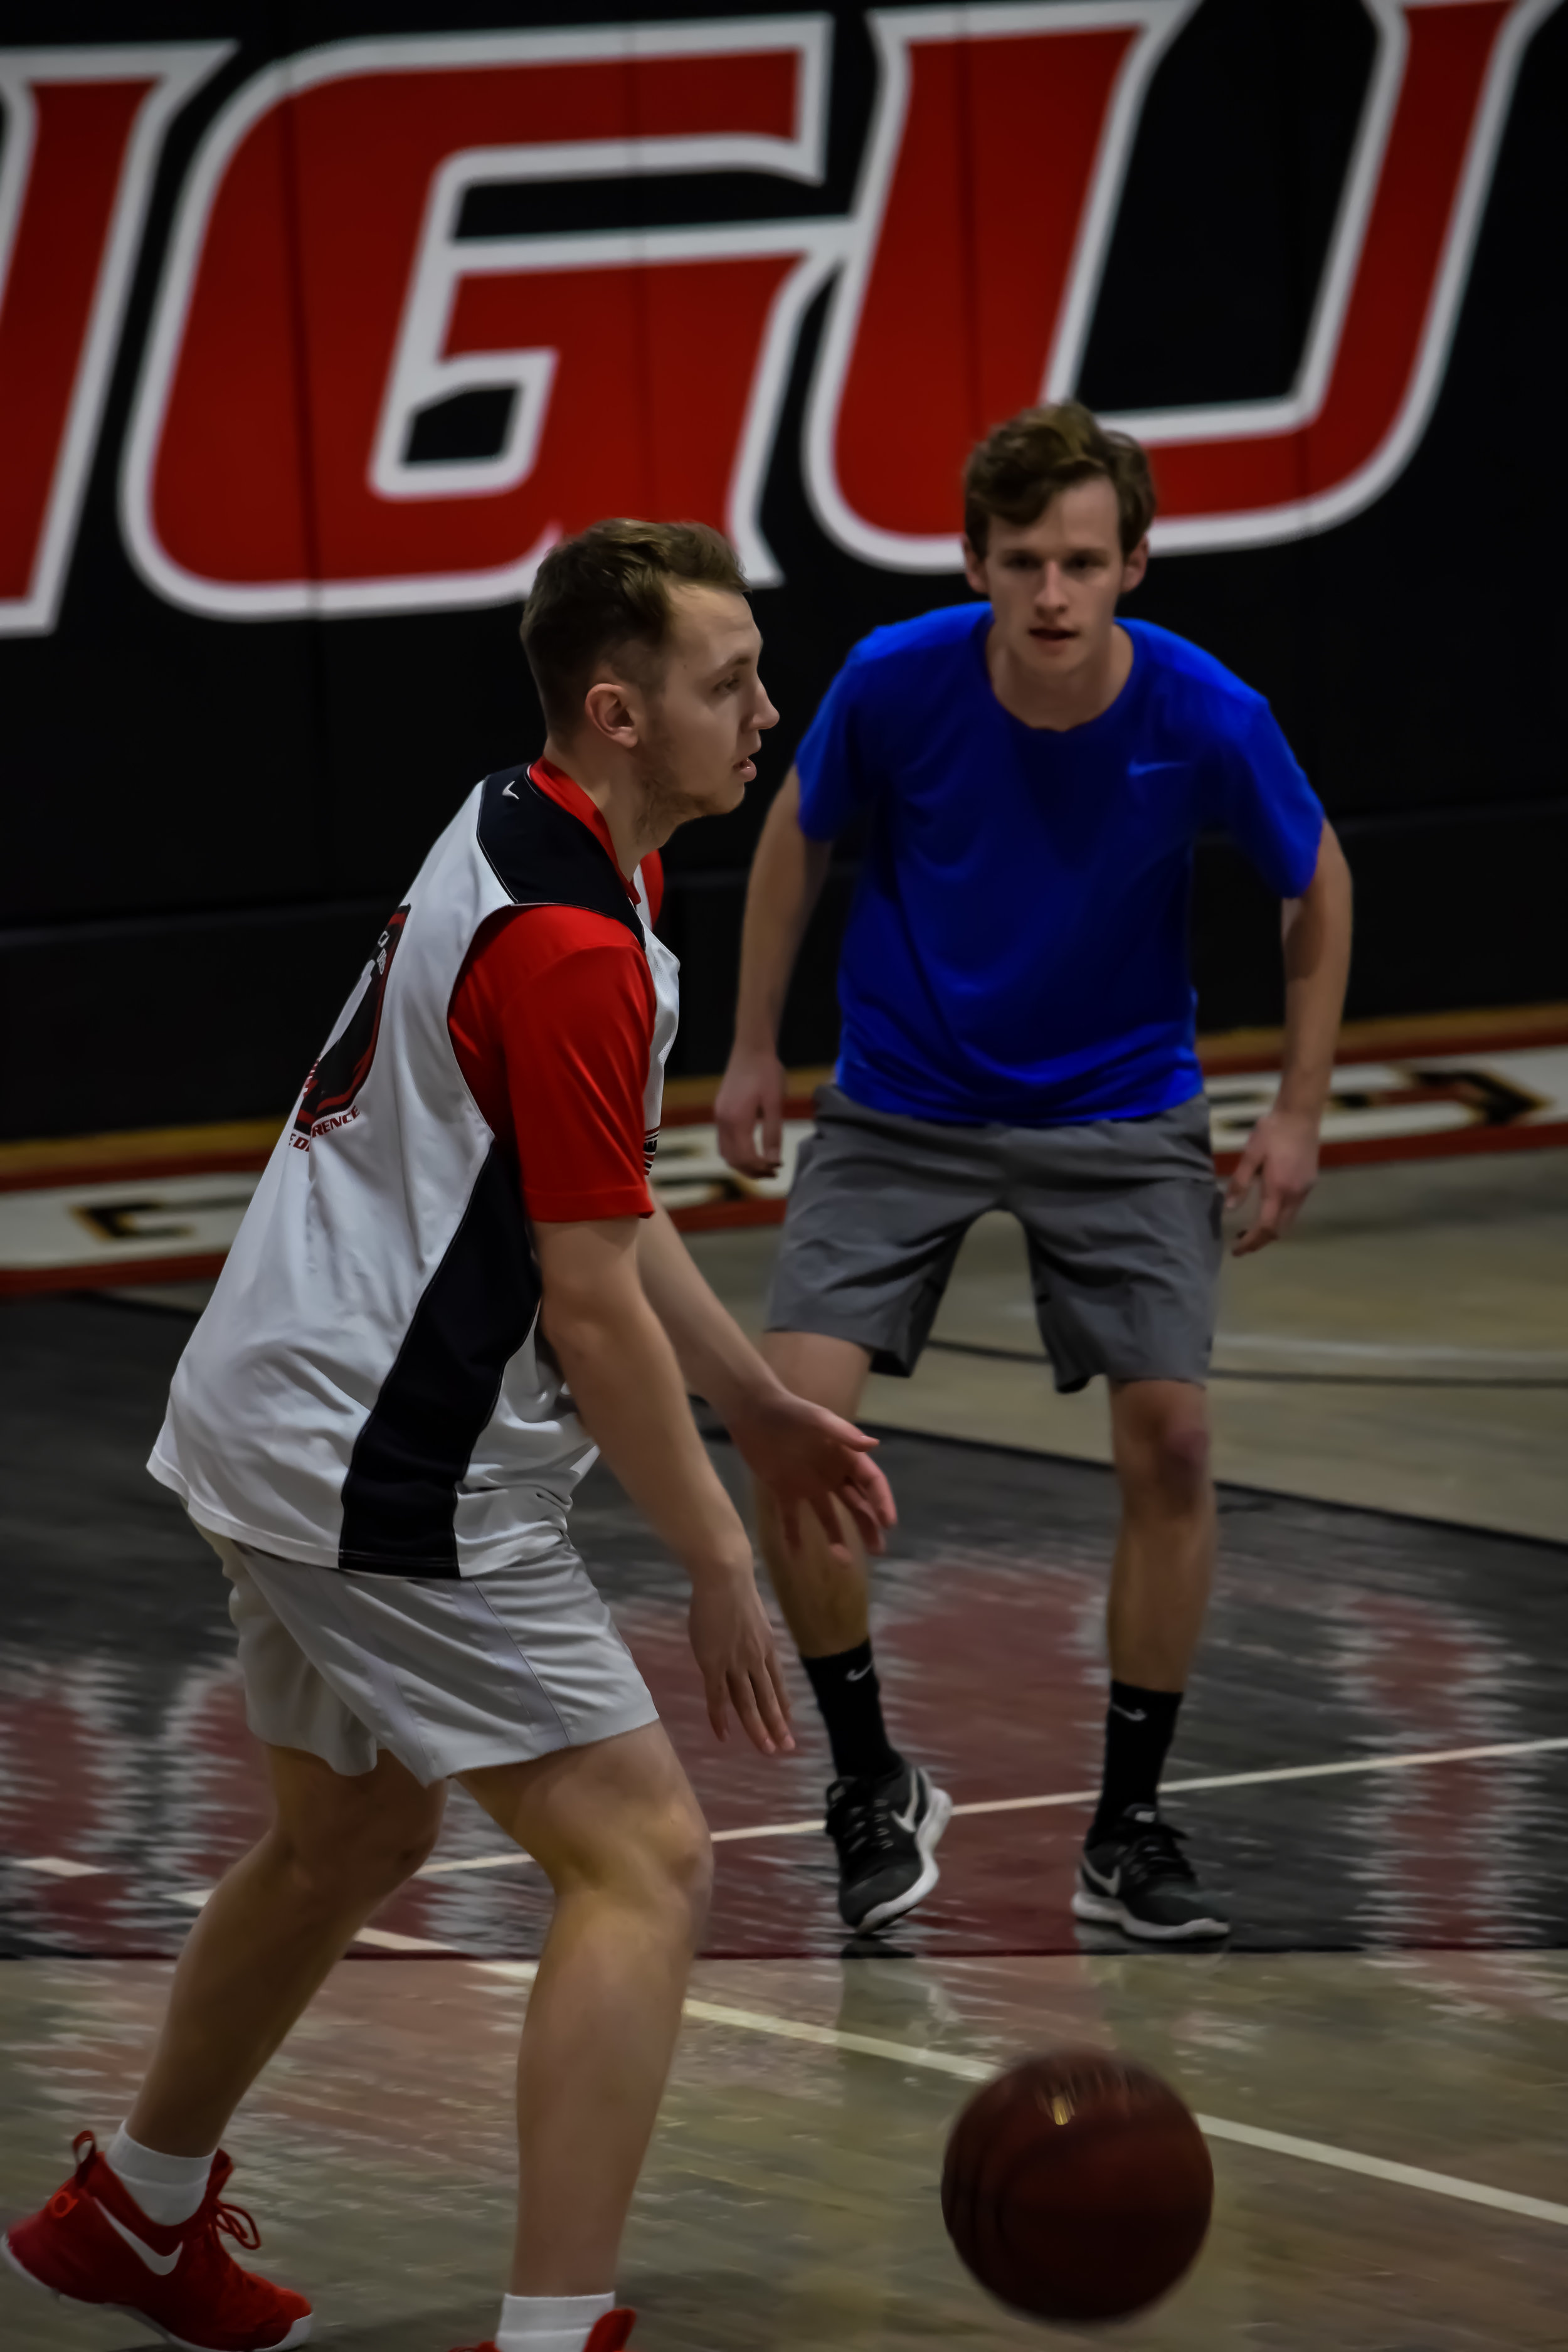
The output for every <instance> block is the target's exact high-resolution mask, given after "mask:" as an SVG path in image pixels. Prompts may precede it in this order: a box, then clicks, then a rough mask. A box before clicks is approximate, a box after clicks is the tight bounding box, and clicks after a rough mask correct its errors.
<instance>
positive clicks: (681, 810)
mask: <svg viewBox="0 0 1568 2352" xmlns="http://www.w3.org/2000/svg"><path fill="white" fill-rule="evenodd" d="M637 766H638V773H639V776H640V778H641V782H642V787H643V792H644V793H645V794H646V796H647V797H646V802H645V805H646V808H647V829H648V831H649V833H650V834H652V835H653V836H654V838H655V839H656V840H667V839H668V836H669V835H670V834H672V833H673V832H674V831H675V828H676V827H677V825H680V824H689V822H690V820H691V819H692V818H693V817H696V816H705V815H707V814H708V808H707V803H705V802H704V801H702V800H701V799H700V798H699V797H698V795H697V794H695V793H690V792H689V791H688V790H687V789H686V787H685V786H684V785H683V784H682V782H681V781H680V777H679V773H678V772H677V770H676V767H675V763H674V761H673V760H672V759H671V757H670V754H669V750H668V745H667V744H666V743H665V742H664V741H663V740H661V739H660V738H658V737H657V736H656V737H655V738H654V740H652V741H651V742H649V743H647V744H645V745H644V746H643V747H642V749H641V751H640V752H639V754H638V761H637Z"/></svg>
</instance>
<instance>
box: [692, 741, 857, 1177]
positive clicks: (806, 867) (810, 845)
mask: <svg viewBox="0 0 1568 2352" xmlns="http://www.w3.org/2000/svg"><path fill="white" fill-rule="evenodd" d="M832 855H833V845H832V844H831V842H826V841H809V840H808V839H807V838H806V836H805V834H804V833H802V831H801V829H800V777H799V775H798V774H797V773H796V772H795V769H794V768H792V769H791V770H790V772H789V774H788V775H787V776H786V777H785V778H784V783H783V784H782V786H781V787H780V789H779V792H778V794H777V797H776V798H775V800H774V802H773V806H772V808H770V809H769V811H768V814H767V821H766V823H765V824H764V825H763V831H762V837H761V839H760V840H759V842H758V844H757V851H756V856H755V857H754V858H753V859H752V877H751V880H750V882H749V883H748V885H747V887H746V916H745V926H744V929H743V930H742V937H741V984H740V992H739V995H738V997H737V1001H736V1006H735V1042H734V1045H733V1047H732V1048H731V1055H730V1062H729V1067H728V1068H727V1069H726V1071H725V1073H724V1083H723V1085H722V1086H721V1087H720V1089H719V1098H718V1102H717V1104H716V1106H715V1108H716V1112H717V1117H718V1121H719V1149H720V1150H721V1152H722V1153H723V1155H724V1157H725V1159H726V1160H728V1161H729V1163H730V1165H731V1168H733V1169H736V1170H738V1171H739V1172H740V1173H741V1174H742V1176H771V1175H772V1174H773V1171H774V1170H775V1169H776V1168H777V1167H778V1165H779V1161H780V1160H781V1158H782V1156H783V1149H784V1065H783V1063H782V1062H781V1061H780V1060H779V1056H778V1034H779V1023H780V1021H781V1020H782V1019H783V1017H784V997H785V994H786V992H787V991H788V988H789V981H790V974H791V972H792V971H794V970H795V957H796V955H797V954H798V953H799V950H800V943H801V940H802V938H803V937H804V935H805V927H806V925H807V923H808V922H809V921H810V920H811V916H812V910H813V908H815V907H816V902H817V900H818V898H821V896H822V886H823V884H824V883H825V882H826V879H827V868H828V864H829V861H830V859H831V857H832ZM759 1126H760V1127H761V1129H762V1140H761V1144H760V1146H759V1143H758V1139H757V1129H758V1128H759Z"/></svg>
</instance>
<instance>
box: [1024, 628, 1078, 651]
mask: <svg viewBox="0 0 1568 2352" xmlns="http://www.w3.org/2000/svg"><path fill="white" fill-rule="evenodd" d="M1029 635H1031V636H1032V637H1037V638H1038V640H1039V642H1040V643H1041V644H1042V645H1045V646H1065V645H1066V644H1067V643H1068V639H1069V638H1072V637H1076V636H1077V635H1078V631H1077V630H1076V629H1046V628H1038V627H1037V628H1033V629H1031V630H1030V631H1029Z"/></svg>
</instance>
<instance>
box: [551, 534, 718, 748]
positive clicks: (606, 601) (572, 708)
mask: <svg viewBox="0 0 1568 2352" xmlns="http://www.w3.org/2000/svg"><path fill="white" fill-rule="evenodd" d="M678 581H684V582H688V583H691V584H692V585H693V586H698V587H703V588H728V589H731V590H732V591H733V593H735V594H736V595H738V596H743V595H744V594H745V593H746V578H745V574H744V572H742V570H741V566H740V562H739V560H738V559H737V557H736V554H735V551H734V549H733V548H732V547H731V544H730V542H729V541H728V540H727V539H726V538H725V537H724V536H723V534H722V532H721V531H717V530H710V527H709V525H708V524H707V523H705V522H628V521H627V520H626V519H625V518H624V517H617V518H616V519H615V520H611V521H608V522H596V523H594V524H592V525H590V527H589V529H588V530H582V531H579V532H578V533H577V536H576V538H575V539H563V541H561V543H560V545H559V546H557V547H552V549H551V551H550V552H549V554H548V555H547V556H546V557H545V559H544V561H543V562H542V564H541V565H540V567H539V571H538V573H537V575H536V576H535V579H534V583H533V587H532V590H531V593H530V595H529V599H528V602H527V604H525V605H524V606H523V612H522V649H523V652H524V653H525V654H526V655H527V656H528V666H529V668H530V669H531V671H532V672H533V682H534V684H535V685H536V686H537V687H538V688H539V699H540V701H541V702H542V704H543V705H544V720H545V724H546V726H547V727H549V728H550V729H551V730H552V732H553V733H557V734H570V733H571V732H572V730H574V728H575V727H576V725H577V723H578V721H579V720H580V719H581V718H582V716H583V698H584V695H585V694H586V693H587V691H588V688H590V687H591V686H592V685H593V683H594V672H595V669H596V668H597V667H598V665H599V664H600V663H601V662H602V661H604V660H605V657H606V656H610V655H613V654H621V655H623V656H625V655H626V653H627V652H628V651H630V650H631V649H633V648H635V649H636V650H635V652H633V654H632V659H631V663H630V665H629V667H631V668H632V671H633V675H634V676H636V675H637V672H638V671H639V670H642V671H646V670H647V668H648V667H649V666H650V661H651V659H652V657H655V656H658V652H659V650H660V648H661V647H662V646H663V644H664V641H665V639H666V637H667V636H668V634H669V591H670V587H671V585H672V584H673V583H675V582H678ZM639 656H640V659H639V658H638V657H639ZM639 682H640V681H639Z"/></svg>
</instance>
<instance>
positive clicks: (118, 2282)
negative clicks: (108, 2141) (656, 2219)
mask: <svg viewBox="0 0 1568 2352" xmlns="http://www.w3.org/2000/svg"><path fill="white" fill-rule="evenodd" d="M71 2150H72V2153H73V2154H74V2155H75V2157H76V2159H77V2168H76V2170H75V2172H74V2173H73V2174H72V2176H71V2178H70V2179H68V2181H67V2182H66V2185H65V2187H64V2188H63V2189H57V2190H56V2191H55V2194H54V2195H53V2196H52V2197H51V2198H50V2200H49V2201H48V2203H47V2205H46V2206H45V2207H44V2209H43V2210H42V2212H40V2213H35V2214H34V2215H33V2216H32V2218H31V2220H30V2221H18V2222H17V2223H16V2227H15V2228H14V2229H12V2230H9V2231H6V2233H5V2237H4V2238H0V2252H3V2253H4V2254H5V2259H6V2261H7V2262H8V2263H10V2265H11V2267H12V2269H13V2270H14V2271H19V2272H20V2273H21V2274H22V2276H23V2277H24V2278H25V2279H31V2281H32V2283H33V2284H34V2285H35V2286H41V2287H44V2288H46V2289H47V2292H48V2293H49V2294H55V2295H58V2296H59V2297H60V2298H61V2300H62V2301H63V2302H66V2303H96V2304H103V2305H107V2306H108V2307H109V2308H110V2310H113V2311H125V2312H129V2313H130V2314H131V2315H132V2318H133V2319H143V2320H145V2321H146V2323H147V2325H148V2326H149V2327H152V2328H154V2329H156V2331H157V2333H158V2334H159V2335H160V2336H163V2340H164V2342H165V2343H167V2344H173V2345H175V2346H177V2347H178V2352H284V2347H286V2346H288V2345H292V2344H303V2343H304V2341H305V2339H306V2337H307V2336H309V2335H310V2305H309V2304H308V2303H307V2302H306V2300H305V2298H304V2296H303V2295H302V2294H290V2293H289V2289H288V2288H287V2287H282V2286H273V2285H272V2284H271V2283H270V2282H269V2281H268V2280H267V2279H264V2278H258V2277H256V2276H255V2274H254V2273H252V2272H250V2271H242V2270H241V2269H240V2267H239V2264H238V2263H237V2262H236V2261H235V2260H234V2259H233V2257H232V2256H231V2255H230V2253H229V2252H228V2250H227V2248H226V2246H222V2245H220V2244H219V2243H218V2239H219V2234H220V2232H221V2233H222V2234H223V2235H224V2236H226V2237H230V2238H232V2239H234V2241H235V2242H236V2243H237V2245H240V2246H243V2247H244V2248H245V2249H246V2251H247V2252H251V2251H252V2250H253V2249H254V2248H255V2247H257V2246H258V2245H259V2244H260V2243H261V2235H260V2232H259V2231H258V2229H257V2226H256V2224H255V2222H254V2221H252V2220H251V2218H250V2216H249V2214H248V2213H247V2212H246V2211H245V2210H244V2208H243V2207H242V2206H239V2205H224V2204H221V2203H220V2202H219V2194H220V2191H221V2190H222V2189H223V2186H224V2183H225V2182H226V2180H227V2179H228V2176H229V2174H230V2173H231V2172H232V2171H233V2170H234V2167H233V2165H232V2164H231V2163H230V2162H229V2159H228V2158H227V2157H226V2156H225V2154H224V2152H223V2150H222V2149H221V2148H219V2150H218V2152H217V2154H216V2156H215V2157H214V2158H213V2168H212V2177H211V2179H209V2180H208V2182H207V2193H206V2195H205V2197H204V2198H203V2199H202V2201H201V2203H200V2205H198V2206H197V2208H196V2210H195V2212H194V2213H193V2214H192V2215H191V2218H190V2220H189V2221H182V2222H180V2223H179V2224H178V2226H177V2227H176V2228H174V2229H172V2230H171V2229H166V2228H165V2227H164V2226H163V2223H162V2222H161V2221H149V2220H148V2218H147V2216H146V2214H145V2213H143V2211H142V2208H141V2206H140V2205H138V2204H137V2202H136V2200H135V2199H134V2198H133V2197H132V2194H131V2192H130V2190H129V2189H127V2188H126V2187H125V2185H124V2183H123V2182H122V2181H121V2180H120V2179H117V2178H116V2176H115V2175H114V2174H113V2173H112V2172H111V2171H110V2168H109V2166H108V2165H107V2164H106V2163H105V2161H104V2159H103V2158H102V2157H101V2156H100V2154H99V2151H98V2142H97V2141H96V2140H95V2139H94V2137H93V2136H92V2134H91V2133H90V2132H78V2134H77V2136H76V2137H75V2139H73V2140H72V2142H71ZM613 2340H614V2339H612V2338H608V2337H606V2339H605V2341H606V2342H612V2341H613ZM621 2341H622V2342H624V2341H625V2338H624V2337H623V2338H622V2339H621Z"/></svg>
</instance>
